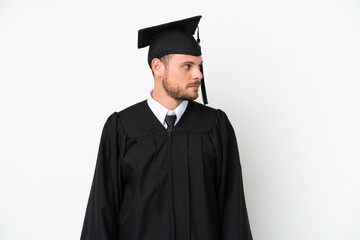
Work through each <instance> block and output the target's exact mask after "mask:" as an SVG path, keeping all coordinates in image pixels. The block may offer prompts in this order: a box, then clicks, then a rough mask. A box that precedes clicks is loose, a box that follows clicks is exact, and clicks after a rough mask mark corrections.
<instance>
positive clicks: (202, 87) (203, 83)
mask: <svg viewBox="0 0 360 240" xmlns="http://www.w3.org/2000/svg"><path fill="white" fill-rule="evenodd" d="M196 41H197V42H198V44H199V47H200V48H201V46H200V37H199V27H198V28H197V40H196ZM200 71H201V73H202V76H203V77H202V79H201V93H202V98H203V103H204V105H206V104H208V100H207V95H206V88H205V79H204V69H203V65H202V64H201V65H200Z"/></svg>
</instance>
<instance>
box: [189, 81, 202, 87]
mask: <svg viewBox="0 0 360 240" xmlns="http://www.w3.org/2000/svg"><path fill="white" fill-rule="evenodd" d="M200 85H201V82H200V81H197V82H193V83H189V84H188V85H186V88H189V87H200Z"/></svg>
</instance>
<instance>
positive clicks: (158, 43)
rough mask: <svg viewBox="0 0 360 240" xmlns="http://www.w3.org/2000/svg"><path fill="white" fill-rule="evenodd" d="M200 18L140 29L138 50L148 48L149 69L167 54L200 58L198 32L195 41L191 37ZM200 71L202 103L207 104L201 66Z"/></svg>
mask: <svg viewBox="0 0 360 240" xmlns="http://www.w3.org/2000/svg"><path fill="white" fill-rule="evenodd" d="M200 18H201V16H195V17H191V18H186V19H183V20H178V21H174V22H170V23H165V24H161V25H157V26H153V27H149V28H144V29H140V30H139V33H138V48H143V47H147V46H150V47H149V53H148V64H149V66H150V68H151V62H152V60H153V59H154V58H161V57H163V56H165V55H168V54H187V55H192V56H201V47H200V38H199V30H198V32H197V33H198V34H197V40H195V39H194V37H193V35H194V34H195V30H196V28H198V24H199V21H200ZM200 71H201V73H202V74H203V78H202V79H201V92H202V96H203V102H204V104H207V103H208V101H207V95H206V90H205V82H204V73H203V66H202V65H201V66H200Z"/></svg>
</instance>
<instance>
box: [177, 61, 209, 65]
mask: <svg viewBox="0 0 360 240" xmlns="http://www.w3.org/2000/svg"><path fill="white" fill-rule="evenodd" d="M203 62H204V61H201V63H200V64H199V65H201V64H203ZM181 64H192V65H197V64H196V63H195V62H192V61H185V62H182V63H181Z"/></svg>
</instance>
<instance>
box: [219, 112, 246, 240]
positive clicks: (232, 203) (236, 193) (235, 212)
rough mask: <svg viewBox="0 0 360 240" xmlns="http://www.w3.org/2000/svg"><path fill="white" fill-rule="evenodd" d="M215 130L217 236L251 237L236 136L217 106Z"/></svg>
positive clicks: (227, 239) (238, 239) (231, 239)
mask: <svg viewBox="0 0 360 240" xmlns="http://www.w3.org/2000/svg"><path fill="white" fill-rule="evenodd" d="M217 131H218V136H219V138H220V146H219V148H220V149H221V151H220V153H219V155H220V156H219V157H220V160H221V163H220V177H219V185H218V204H219V210H220V218H221V229H222V231H221V235H222V238H221V239H222V240H252V234H251V230H250V225H249V219H248V214H247V210H246V204H245V197H244V190H243V183H242V173H241V166H240V158H239V151H238V146H237V142H236V137H235V133H234V129H233V127H232V126H231V124H230V122H229V120H228V118H227V116H226V115H225V113H224V112H222V111H221V110H219V119H218V123H217Z"/></svg>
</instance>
